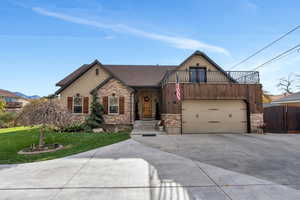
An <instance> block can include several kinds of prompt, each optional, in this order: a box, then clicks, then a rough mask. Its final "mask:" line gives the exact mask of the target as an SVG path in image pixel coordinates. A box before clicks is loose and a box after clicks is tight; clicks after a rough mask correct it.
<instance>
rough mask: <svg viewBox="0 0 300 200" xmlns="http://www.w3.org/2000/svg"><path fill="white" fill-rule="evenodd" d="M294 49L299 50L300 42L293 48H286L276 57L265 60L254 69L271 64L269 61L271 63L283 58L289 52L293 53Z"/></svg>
mask: <svg viewBox="0 0 300 200" xmlns="http://www.w3.org/2000/svg"><path fill="white" fill-rule="evenodd" d="M297 48H298V49H297ZM294 50H297V51H299V50H300V44H298V45H296V46H294V47H293V48H290V49H288V50H286V51H284V52H282V53H280V54H279V55H277V56H275V57H274V58H271V59H270V60H268V61H266V62H264V63H263V64H260V65H258V66H257V67H255V68H254V69H253V71H256V70H257V69H259V68H261V67H263V66H264V65H267V64H269V63H271V62H273V61H275V60H278V59H281V58H283V57H285V56H287V55H289V54H290V53H292V52H293V51H294Z"/></svg>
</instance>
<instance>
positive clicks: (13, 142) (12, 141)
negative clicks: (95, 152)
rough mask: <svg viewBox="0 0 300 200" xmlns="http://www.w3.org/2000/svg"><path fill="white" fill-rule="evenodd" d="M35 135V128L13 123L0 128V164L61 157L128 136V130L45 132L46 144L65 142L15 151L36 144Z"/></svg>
mask: <svg viewBox="0 0 300 200" xmlns="http://www.w3.org/2000/svg"><path fill="white" fill-rule="evenodd" d="M38 136H39V129H38V128H30V127H16V128H9V129H0V164H12V163H26V162H35V161H42V160H50V159H55V158H61V157H65V156H68V155H72V154H76V153H80V152H84V151H88V150H91V149H94V148H97V147H102V146H106V145H109V144H113V143H117V142H120V141H123V140H126V139H128V138H129V134H128V132H122V133H109V134H108V133H103V134H95V133H56V132H46V134H45V136H46V139H45V141H46V144H53V143H59V144H62V145H64V149H62V150H59V151H56V152H51V153H41V154H36V155H20V154H17V152H18V151H20V150H21V149H24V148H26V147H29V146H30V145H31V144H33V143H34V144H38Z"/></svg>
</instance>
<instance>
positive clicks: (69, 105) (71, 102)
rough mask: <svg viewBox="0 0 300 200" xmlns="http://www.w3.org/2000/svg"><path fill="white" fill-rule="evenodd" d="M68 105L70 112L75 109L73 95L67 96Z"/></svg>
mask: <svg viewBox="0 0 300 200" xmlns="http://www.w3.org/2000/svg"><path fill="white" fill-rule="evenodd" d="M67 107H68V111H69V112H72V111H73V97H68V98H67Z"/></svg>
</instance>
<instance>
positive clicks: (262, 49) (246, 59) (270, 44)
mask: <svg viewBox="0 0 300 200" xmlns="http://www.w3.org/2000/svg"><path fill="white" fill-rule="evenodd" d="M299 28H300V25H298V26H296V27H295V28H293V29H292V30H290V31H288V32H287V33H285V34H283V35H282V36H280V37H279V38H277V39H276V40H274V41H272V42H271V43H269V44H267V45H266V46H264V47H263V48H261V49H259V50H258V51H256V52H254V53H253V54H251V55H250V56H248V57H247V58H245V59H243V60H242V61H240V62H239V63H237V64H235V65H233V66H232V67H231V68H229V70H231V69H233V68H236V67H237V66H239V65H240V64H242V63H244V62H246V61H248V60H249V59H250V58H252V57H254V56H256V55H257V54H259V53H260V52H262V51H264V50H265V49H267V48H269V47H270V46H272V45H273V44H275V43H276V42H278V41H279V40H281V39H283V38H284V37H286V36H287V35H289V34H291V33H292V32H294V31H296V30H298V29H299Z"/></svg>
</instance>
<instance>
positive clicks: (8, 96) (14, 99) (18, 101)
mask: <svg viewBox="0 0 300 200" xmlns="http://www.w3.org/2000/svg"><path fill="white" fill-rule="evenodd" d="M0 100H2V101H4V102H5V110H6V111H8V112H16V111H19V110H21V109H22V108H23V107H24V106H25V105H26V104H27V103H29V100H28V99H25V98H22V97H20V96H17V95H16V94H14V93H12V92H10V91H8V90H3V89H0Z"/></svg>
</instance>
